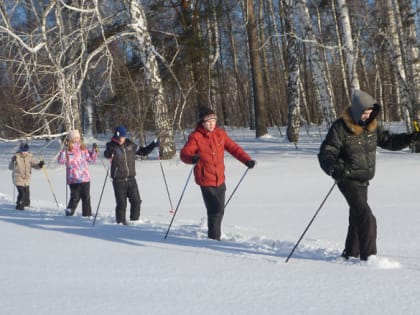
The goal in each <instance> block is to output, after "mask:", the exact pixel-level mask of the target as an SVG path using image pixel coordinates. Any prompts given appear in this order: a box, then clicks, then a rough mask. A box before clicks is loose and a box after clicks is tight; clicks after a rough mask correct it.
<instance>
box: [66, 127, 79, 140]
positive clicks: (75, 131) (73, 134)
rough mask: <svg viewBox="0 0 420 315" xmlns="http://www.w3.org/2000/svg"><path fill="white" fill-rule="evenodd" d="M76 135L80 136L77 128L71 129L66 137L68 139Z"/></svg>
mask: <svg viewBox="0 0 420 315" xmlns="http://www.w3.org/2000/svg"><path fill="white" fill-rule="evenodd" d="M76 137H79V138H80V133H79V130H77V129H75V130H71V131H70V132H69V134H68V135H67V138H69V140H73V139H74V138H76Z"/></svg>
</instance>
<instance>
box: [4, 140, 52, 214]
mask: <svg viewBox="0 0 420 315" xmlns="http://www.w3.org/2000/svg"><path fill="white" fill-rule="evenodd" d="M43 166H44V161H42V160H41V161H37V160H36V159H35V158H34V156H33V155H32V153H31V152H29V145H28V144H26V143H23V144H21V145H20V147H19V149H18V151H17V152H16V154H15V155H14V156H13V157H12V160H11V161H10V163H9V169H10V170H12V171H13V174H12V176H13V184H14V185H16V188H17V190H18V196H17V201H16V210H25V207H29V206H30V205H31V200H30V190H29V185H30V182H31V169H32V168H35V169H41V168H42V167H43Z"/></svg>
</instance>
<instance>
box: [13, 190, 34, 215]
mask: <svg viewBox="0 0 420 315" xmlns="http://www.w3.org/2000/svg"><path fill="white" fill-rule="evenodd" d="M16 188H17V191H18V196H17V200H16V209H17V210H24V209H25V207H29V205H30V204H31V201H30V194H29V186H16Z"/></svg>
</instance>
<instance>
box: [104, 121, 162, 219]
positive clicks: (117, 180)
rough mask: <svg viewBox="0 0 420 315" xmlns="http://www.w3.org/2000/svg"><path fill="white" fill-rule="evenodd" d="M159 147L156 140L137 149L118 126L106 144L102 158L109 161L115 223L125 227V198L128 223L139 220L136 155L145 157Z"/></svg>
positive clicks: (125, 132) (139, 198)
mask: <svg viewBox="0 0 420 315" xmlns="http://www.w3.org/2000/svg"><path fill="white" fill-rule="evenodd" d="M158 145H159V141H158V140H157V139H155V140H153V142H151V143H150V144H149V145H148V146H146V147H139V146H138V145H137V144H135V143H134V142H132V141H131V140H130V139H128V138H127V129H126V128H125V127H124V126H123V125H120V126H118V127H117V128H115V131H114V136H113V137H112V139H111V141H110V142H108V143H107V144H106V149H105V151H104V156H105V157H106V158H108V159H112V160H111V178H112V184H113V187H114V194H115V201H116V204H117V205H116V208H115V219H116V221H117V223H121V224H124V225H126V224H127V221H126V208H127V198H128V200H129V202H130V221H138V220H139V218H140V205H141V197H140V193H139V189H138V186H137V181H136V165H135V161H136V155H140V156H146V155H148V154H149V153H150V152H152V151H153V149H154V148H155V147H157V146H158Z"/></svg>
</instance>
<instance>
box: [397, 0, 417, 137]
mask: <svg viewBox="0 0 420 315" xmlns="http://www.w3.org/2000/svg"><path fill="white" fill-rule="evenodd" d="M396 4H397V3H396ZM400 10H401V15H402V21H403V29H404V30H405V41H404V42H405V43H406V53H407V74H408V82H410V88H409V91H410V99H411V104H412V112H411V117H412V118H413V119H415V120H417V121H419V120H420V58H419V49H418V47H417V37H416V25H415V21H414V18H415V14H414V13H413V12H412V10H411V4H410V3H409V2H408V1H400ZM411 125H412V124H411V121H410V128H409V130H412V127H411Z"/></svg>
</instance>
